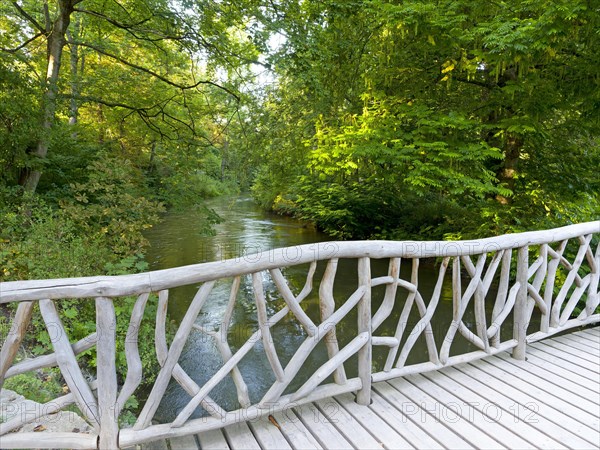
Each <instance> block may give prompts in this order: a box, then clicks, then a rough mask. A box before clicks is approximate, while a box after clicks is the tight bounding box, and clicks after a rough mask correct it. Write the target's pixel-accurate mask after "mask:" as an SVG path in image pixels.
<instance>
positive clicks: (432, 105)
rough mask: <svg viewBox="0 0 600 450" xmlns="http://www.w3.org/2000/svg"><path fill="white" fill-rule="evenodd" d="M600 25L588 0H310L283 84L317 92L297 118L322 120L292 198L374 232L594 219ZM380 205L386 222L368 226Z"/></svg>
mask: <svg viewBox="0 0 600 450" xmlns="http://www.w3.org/2000/svg"><path fill="white" fill-rule="evenodd" d="M598 20H599V15H598V13H597V11H596V10H595V9H594V8H593V5H591V4H590V3H589V2H587V1H584V0H568V1H567V0H565V1H561V2H550V1H547V2H546V1H542V2H539V1H538V2H532V1H514V2H507V3H498V4H491V5H490V4H488V3H485V4H484V3H482V2H462V1H460V2H456V1H441V2H440V1H435V2H433V1H425V2H423V1H402V2H399V1H369V2H366V1H358V0H357V1H351V2H343V3H342V2H337V1H333V0H331V1H325V2H303V3H302V6H301V7H300V10H299V11H298V12H295V14H294V15H289V14H286V15H285V17H284V18H283V19H282V20H281V21H280V26H281V27H282V29H283V31H282V32H283V33H285V32H286V31H287V30H292V33H291V36H292V39H289V40H288V41H287V43H286V46H285V51H284V52H283V54H281V55H279V58H280V59H275V60H274V61H275V64H276V67H277V69H278V70H279V71H280V72H279V73H280V76H281V78H282V80H283V81H282V82H281V83H280V88H279V93H278V94H275V95H276V96H277V97H279V98H280V99H281V101H282V102H284V104H285V99H286V98H295V99H296V100H298V99H299V98H304V99H305V100H304V101H302V100H300V101H297V102H296V103H295V107H296V108H297V109H302V111H303V113H302V114H298V113H297V115H299V116H301V117H302V118H304V119H307V120H308V121H309V122H312V124H313V127H312V128H311V127H306V126H303V128H302V129H303V130H304V131H302V132H299V133H300V134H299V135H300V136H301V137H302V138H303V139H304V142H305V148H304V155H305V156H304V158H298V159H296V160H297V161H298V166H297V167H298V169H299V170H300V174H299V175H298V177H296V179H295V184H294V187H293V188H292V189H288V190H287V197H288V199H289V200H290V202H291V203H292V205H293V206H292V207H291V208H292V209H295V211H296V212H297V213H298V214H300V215H302V216H304V217H306V218H309V219H313V220H317V222H319V221H320V222H321V224H322V226H324V227H325V228H326V229H328V230H333V231H335V230H337V229H341V227H342V226H344V227H346V229H347V231H346V232H345V235H353V234H354V235H361V236H365V235H370V234H373V232H374V233H381V232H386V230H387V232H389V230H390V229H392V228H394V222H395V223H396V224H399V225H400V228H405V229H406V228H410V227H411V225H416V226H414V227H413V231H414V232H415V233H416V234H419V233H421V232H422V231H423V230H428V232H429V233H434V234H435V235H436V236H437V237H439V236H440V235H442V234H443V233H445V232H449V231H452V230H453V229H456V228H459V229H462V230H463V231H464V233H466V234H469V233H470V234H479V233H482V234H487V233H490V232H503V231H507V230H510V229H513V230H517V229H523V228H526V227H530V226H539V224H540V221H547V222H552V221H553V220H557V219H559V218H558V217H554V214H555V213H560V214H561V217H560V219H559V220H560V222H561V223H564V220H565V219H566V220H585V219H586V218H590V217H593V216H594V214H597V213H598V209H597V204H598V202H597V192H598V183H597V181H598V178H597V176H596V175H595V173H594V171H595V167H597V161H598V155H599V151H598V132H599V128H598V120H597V117H598V114H597V113H598V104H599V103H598V99H599V94H598V93H599V92H600V90H599V89H598V78H597V70H596V67H597V65H598V56H597V52H596V51H595V48H597V45H598V43H599V42H598V39H599V35H598V33H597V32H596V30H597V29H598V25H599V23H598ZM286 21H287V22H286ZM296 21H298V22H299V23H296ZM298 36H302V38H299V37H298ZM290 86H293V89H294V90H296V92H298V95H296V96H294V95H293V94H292V95H290V93H289V88H290ZM275 132H276V129H275ZM583 142H585V146H586V148H585V149H582V147H581V145H582V143H583ZM267 144H268V141H267ZM267 149H268V150H267V152H272V153H274V152H279V151H280V148H277V149H275V148H272V147H267ZM294 151H296V150H294ZM266 159H268V158H266ZM278 159H280V158H278ZM559 168H565V169H566V171H565V172H563V173H558V171H559V170H560V169H559ZM273 176H274V177H276V176H277V174H276V173H273ZM573 177H576V178H577V179H578V185H577V187H575V185H574V184H573V183H571V182H570V180H569V178H573ZM582 186H583V187H584V188H583V189H581V187H582ZM351 193H352V195H350V194H351ZM271 197H272V198H275V197H277V194H274V195H271ZM419 198H420V199H421V200H418V199H419ZM349 199H351V201H349ZM415 203H417V204H418V205H420V206H419V207H416V206H414V205H415ZM431 203H433V204H435V205H437V207H435V208H432V209H431V210H429V212H427V214H422V213H421V212H422V211H421V212H419V211H417V209H419V208H420V209H421V210H422V209H423V208H425V205H427V204H431ZM357 205H361V206H360V207H358V206H357ZM583 205H585V206H583ZM288 206H289V203H288ZM288 209H289V208H288ZM369 210H371V211H377V212H378V214H377V216H378V217H379V219H378V220H379V222H377V221H375V222H373V221H372V220H371V221H369V222H370V223H371V224H372V226H371V227H361V226H359V224H360V223H361V222H362V221H364V220H363V219H364V218H365V217H369V216H368V211H369ZM399 211H403V212H404V213H408V214H412V215H414V217H418V220H419V221H420V222H422V224H421V225H418V224H411V223H408V222H410V221H408V222H407V220H406V219H403V218H402V217H399V216H406V215H407V214H400V213H399ZM466 217H469V218H470V219H465V218H466ZM331 218H335V220H333V221H331V222H328V221H327V219H331ZM415 222H416V220H415ZM348 224H350V225H348ZM482 224H483V225H482ZM480 225H482V226H481V228H480ZM364 228H366V229H364ZM369 228H370V229H371V231H369ZM359 229H360V230H361V231H357V230H359ZM395 235H399V236H402V235H403V234H402V231H401V230H398V233H396V234H395Z"/></svg>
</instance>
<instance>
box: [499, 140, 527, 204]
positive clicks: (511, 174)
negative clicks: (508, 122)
mask: <svg viewBox="0 0 600 450" xmlns="http://www.w3.org/2000/svg"><path fill="white" fill-rule="evenodd" d="M522 148H523V139H522V138H521V137H520V136H514V135H510V134H509V135H508V138H507V140H506V144H505V145H504V163H503V164H502V167H501V168H500V170H499V172H498V174H497V177H498V181H500V184H502V185H503V186H504V187H505V188H507V189H510V191H511V192H513V193H514V190H515V179H516V177H517V166H518V164H519V158H520V156H521V149H522ZM496 200H497V201H498V202H499V203H501V204H503V205H508V204H510V203H511V201H512V200H511V198H510V197H505V196H503V195H497V196H496Z"/></svg>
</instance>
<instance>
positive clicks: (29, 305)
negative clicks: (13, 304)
mask: <svg viewBox="0 0 600 450" xmlns="http://www.w3.org/2000/svg"><path fill="white" fill-rule="evenodd" d="M33 305H34V303H33V302H24V303H21V304H19V306H17V312H16V313H15V317H14V318H13V320H12V325H11V327H10V330H9V331H8V335H7V336H6V339H5V340H4V343H3V344H2V349H1V350H0V389H2V385H3V384H4V376H5V375H6V372H7V371H8V369H9V368H10V366H11V365H12V363H13V361H14V360H15V356H17V352H18V351H19V347H20V346H21V342H22V341H23V338H24V337H25V334H26V333H27V327H28V326H29V322H30V321H31V314H32V312H33Z"/></svg>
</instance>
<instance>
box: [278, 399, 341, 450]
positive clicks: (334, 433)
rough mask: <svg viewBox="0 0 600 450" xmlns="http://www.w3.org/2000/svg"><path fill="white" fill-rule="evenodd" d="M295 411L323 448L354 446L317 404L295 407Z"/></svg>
mask: <svg viewBox="0 0 600 450" xmlns="http://www.w3.org/2000/svg"><path fill="white" fill-rule="evenodd" d="M294 413H295V414H296V416H297V417H298V418H299V419H300V420H301V421H302V423H303V424H304V426H305V427H306V428H307V429H308V430H309V431H310V432H311V434H312V435H313V436H314V437H315V438H316V439H317V441H319V444H321V446H322V447H323V448H340V449H341V448H352V444H351V443H350V442H348V440H346V438H344V435H343V434H341V433H340V432H339V431H338V430H337V429H336V428H335V427H334V426H333V423H332V422H331V420H330V419H329V418H328V417H327V416H326V415H324V414H323V413H321V411H320V410H319V408H317V406H316V405H314V404H312V403H308V404H304V405H302V406H299V407H296V408H294ZM271 448H275V447H271Z"/></svg>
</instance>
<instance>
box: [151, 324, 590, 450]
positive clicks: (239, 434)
mask: <svg viewBox="0 0 600 450" xmlns="http://www.w3.org/2000/svg"><path fill="white" fill-rule="evenodd" d="M372 397H373V402H372V404H371V405H370V406H368V407H366V406H360V405H358V404H356V403H355V402H354V396H353V395H352V394H345V395H341V396H337V397H335V398H332V399H326V400H322V401H319V402H315V403H311V404H307V405H303V406H301V407H298V408H294V409H293V410H288V411H285V412H280V413H277V414H274V415H273V416H272V417H271V418H270V419H269V418H262V419H260V420H255V421H251V422H245V423H241V424H236V425H232V426H228V427H226V428H224V429H222V430H214V431H210V432H208V433H202V434H199V435H197V436H187V437H183V438H177V439H170V440H168V441H160V442H154V443H152V444H148V445H146V446H144V448H145V449H170V450H176V449H197V448H199V449H203V450H208V449H320V448H324V449H346V448H348V449H351V448H354V449H363V448H369V449H377V448H385V449H404V448H427V449H442V448H449V449H468V448H476V449H501V448H510V449H534V448H541V449H565V448H573V449H598V448H600V327H595V328H588V329H586V330H584V331H579V332H576V333H572V334H569V335H563V336H559V337H554V338H550V339H547V340H545V341H542V342H538V343H535V344H532V345H530V346H528V350H527V361H517V360H514V359H512V358H511V357H510V356H509V355H508V354H500V355H498V356H492V357H489V358H485V359H483V360H479V361H476V362H473V363H469V364H461V365H458V366H454V367H448V368H445V369H442V370H439V371H436V372H429V373H425V374H421V375H411V376H407V377H404V378H399V379H395V380H390V381H389V382H382V383H377V384H374V385H373V396H372Z"/></svg>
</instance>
